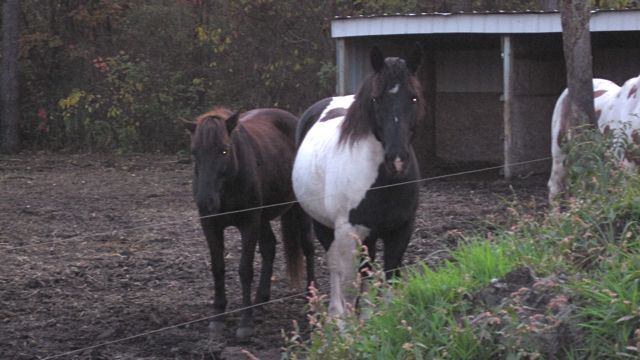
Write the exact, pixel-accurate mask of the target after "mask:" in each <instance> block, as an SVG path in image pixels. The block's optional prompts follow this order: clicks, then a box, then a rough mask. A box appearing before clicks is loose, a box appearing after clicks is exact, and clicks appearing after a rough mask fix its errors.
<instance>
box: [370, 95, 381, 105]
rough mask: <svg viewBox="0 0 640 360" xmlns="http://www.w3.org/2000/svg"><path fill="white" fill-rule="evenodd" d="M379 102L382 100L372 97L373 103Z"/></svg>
mask: <svg viewBox="0 0 640 360" xmlns="http://www.w3.org/2000/svg"><path fill="white" fill-rule="evenodd" d="M379 101H380V99H378V98H377V97H375V96H372V97H371V102H372V103H374V104H377V103H378V102H379Z"/></svg>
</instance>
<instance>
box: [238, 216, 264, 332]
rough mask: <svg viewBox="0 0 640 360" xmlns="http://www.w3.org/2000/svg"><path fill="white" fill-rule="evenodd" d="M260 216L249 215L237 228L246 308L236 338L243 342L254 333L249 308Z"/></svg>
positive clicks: (241, 283) (240, 270) (241, 281)
mask: <svg viewBox="0 0 640 360" xmlns="http://www.w3.org/2000/svg"><path fill="white" fill-rule="evenodd" d="M260 227H261V225H260V214H250V215H249V218H248V219H247V221H245V222H244V223H243V224H242V225H241V226H239V227H238V229H239V230H240V235H241V236H242V255H241V256H240V268H239V272H240V285H241V286H242V307H243V308H247V309H246V310H243V311H242V314H241V316H240V326H239V327H238V330H237V332H236V336H237V337H238V338H239V339H241V340H245V339H247V338H249V337H251V336H252V335H253V333H254V329H253V311H252V310H251V308H249V307H250V306H251V283H252V281H253V259H254V257H255V251H256V244H257V242H258V239H259V238H260Z"/></svg>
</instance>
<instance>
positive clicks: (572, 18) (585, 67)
mask: <svg viewBox="0 0 640 360" xmlns="http://www.w3.org/2000/svg"><path fill="white" fill-rule="evenodd" d="M561 7H562V8H561V19H562V41H563V47H564V59H565V62H566V65H567V88H568V89H569V102H570V104H571V107H570V108H571V116H570V118H571V124H570V125H572V126H576V125H594V126H596V125H597V124H596V117H595V111H594V109H593V69H592V65H591V64H592V59H591V34H590V33H589V19H590V17H591V13H590V11H589V5H588V1H585V0H562V1H561Z"/></svg>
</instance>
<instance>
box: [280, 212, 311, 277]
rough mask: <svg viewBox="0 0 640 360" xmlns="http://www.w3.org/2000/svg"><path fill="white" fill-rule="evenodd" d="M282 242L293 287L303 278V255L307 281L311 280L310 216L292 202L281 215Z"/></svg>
mask: <svg viewBox="0 0 640 360" xmlns="http://www.w3.org/2000/svg"><path fill="white" fill-rule="evenodd" d="M281 220H282V226H281V228H282V242H283V245H284V251H285V256H286V258H287V275H288V276H289V281H291V285H292V286H294V287H300V285H301V283H302V279H303V270H304V266H303V265H304V263H303V255H304V257H305V258H306V264H307V266H306V268H307V281H308V282H309V281H312V280H313V243H312V237H311V218H310V217H309V216H308V215H307V214H306V213H305V212H304V210H302V208H301V207H300V205H299V204H294V205H293V206H292V207H291V208H290V209H289V210H288V211H287V212H285V213H284V214H283V215H282V217H281Z"/></svg>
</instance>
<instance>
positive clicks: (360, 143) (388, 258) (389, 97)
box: [293, 48, 423, 316]
mask: <svg viewBox="0 0 640 360" xmlns="http://www.w3.org/2000/svg"><path fill="white" fill-rule="evenodd" d="M419 64H420V50H419V49H416V51H415V52H414V54H413V55H412V56H411V57H410V58H409V59H408V60H407V61H405V60H403V59H400V58H386V59H385V58H384V57H383V55H382V52H381V51H380V50H379V49H378V48H373V50H372V51H371V65H372V67H373V73H372V74H370V75H369V76H368V77H367V78H366V79H365V80H364V82H363V83H362V85H361V87H360V90H359V91H358V93H357V94H356V95H355V96H342V97H333V98H327V99H324V100H321V101H319V102H317V103H316V104H314V105H312V106H311V107H310V108H309V109H307V110H306V111H305V113H303V115H302V117H301V119H300V124H299V125H298V130H297V133H296V142H298V144H299V145H298V146H299V147H298V154H297V156H296V160H295V163H294V168H293V188H294V191H295V194H296V197H297V198H298V200H299V201H300V204H301V205H302V208H303V209H304V210H305V211H306V212H307V213H308V214H309V215H311V217H312V218H313V219H314V229H315V232H316V236H317V237H318V240H319V241H320V242H321V243H322V245H323V246H324V248H325V250H327V251H328V261H329V270H330V275H331V300H330V305H329V313H330V314H331V315H334V316H336V315H341V314H343V313H344V312H345V311H347V310H348V309H349V306H355V301H356V299H357V291H355V289H354V285H353V284H354V281H355V280H356V276H357V272H358V266H359V261H358V260H359V259H358V258H357V256H356V249H357V242H358V239H359V240H361V241H362V242H363V244H364V245H366V246H367V248H368V251H369V255H370V257H371V258H372V259H373V258H375V255H376V254H375V249H376V247H375V243H376V241H377V240H378V239H382V240H383V243H384V270H385V271H387V275H395V274H397V272H398V271H397V268H398V267H399V266H400V265H401V262H402V257H403V255H404V252H405V250H406V248H407V245H408V243H409V239H410V237H411V233H412V232H413V225H414V219H415V214H416V209H417V206H418V185H417V183H416V182H415V181H413V182H412V180H417V179H418V177H419V171H418V164H417V161H416V157H415V154H414V151H413V147H412V139H413V137H414V132H415V127H416V123H417V120H418V118H419V117H420V116H421V112H422V109H423V100H422V90H421V87H420V84H419V82H418V80H417V78H416V76H415V72H416V70H417V68H418V66H419Z"/></svg>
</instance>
